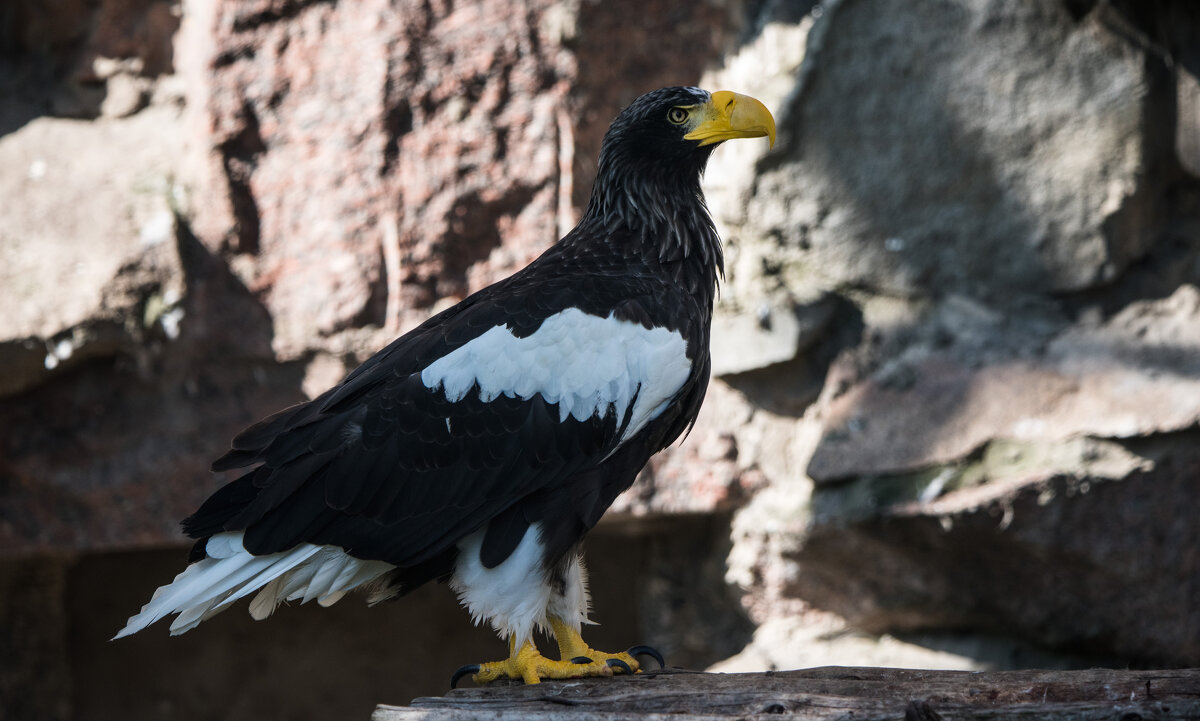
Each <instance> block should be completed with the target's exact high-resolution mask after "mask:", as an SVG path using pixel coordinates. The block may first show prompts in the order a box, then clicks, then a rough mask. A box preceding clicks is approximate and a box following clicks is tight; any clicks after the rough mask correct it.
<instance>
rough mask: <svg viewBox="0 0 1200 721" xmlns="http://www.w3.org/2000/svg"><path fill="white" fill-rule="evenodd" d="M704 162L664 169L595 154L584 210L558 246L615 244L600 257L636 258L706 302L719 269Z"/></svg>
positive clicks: (702, 158) (696, 159)
mask: <svg viewBox="0 0 1200 721" xmlns="http://www.w3.org/2000/svg"><path fill="white" fill-rule="evenodd" d="M606 150H608V149H606ZM707 161H708V153H700V154H697V155H694V156H691V157H689V158H686V159H683V160H682V161H681V162H679V163H677V164H674V163H673V164H671V165H665V164H662V163H656V162H654V161H652V160H646V159H642V158H633V157H630V154H628V153H620V152H607V153H602V154H601V157H600V165H599V168H598V171H597V175H596V182H595V185H594V186H593V188H592V196H591V199H590V201H589V202H588V207H587V211H586V212H585V213H584V217H583V219H582V220H581V221H580V224H579V227H578V228H577V229H576V232H575V233H572V234H570V235H569V236H568V237H567V238H564V242H568V243H570V242H574V243H579V242H585V243H586V242H593V243H594V242H605V243H609V244H615V246H616V247H612V248H608V249H606V250H609V251H610V252H611V251H613V250H615V251H617V252H621V253H624V254H630V255H638V256H640V257H641V258H642V260H643V261H645V262H646V263H647V265H649V266H651V267H653V268H656V269H658V270H661V272H663V274H664V275H665V276H667V277H669V278H671V279H672V280H673V281H675V282H678V283H680V284H681V285H683V287H684V288H686V290H687V291H688V292H689V293H694V294H703V295H706V296H708V297H710V298H711V297H712V296H713V295H714V294H715V291H716V286H717V283H718V281H719V280H720V278H721V277H723V275H724V269H725V268H724V256H723V254H722V252H721V239H720V237H719V236H718V235H717V229H716V227H715V226H714V225H713V221H712V217H711V216H710V215H709V212H708V206H707V205H706V204H705V202H704V193H703V191H702V190H701V189H700V177H701V175H702V174H703V172H704V166H705V164H706V163H707ZM601 239H603V240H601Z"/></svg>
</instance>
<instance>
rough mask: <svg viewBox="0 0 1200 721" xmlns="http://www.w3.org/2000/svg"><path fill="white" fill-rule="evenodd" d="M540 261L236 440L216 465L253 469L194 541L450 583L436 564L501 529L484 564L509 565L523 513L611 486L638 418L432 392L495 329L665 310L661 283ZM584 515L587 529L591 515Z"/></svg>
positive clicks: (217, 504) (526, 329) (218, 502)
mask: <svg viewBox="0 0 1200 721" xmlns="http://www.w3.org/2000/svg"><path fill="white" fill-rule="evenodd" d="M543 257H545V256H543ZM536 266H537V263H535V264H534V265H531V266H529V267H528V268H527V269H526V271H523V272H521V273H518V274H517V275H515V276H513V277H511V278H509V279H508V280H507V281H503V282H502V283H500V284H498V285H496V286H492V287H491V288H489V289H486V290H485V291H482V292H481V293H478V294H476V295H475V296H472V297H471V298H468V299H467V300H466V301H464V302H463V303H461V304H460V305H458V306H455V307H454V308H451V309H450V310H448V311H445V312H443V313H441V314H439V315H437V316H434V317H433V318H431V319H430V320H429V321H427V322H426V323H424V324H422V325H421V326H420V327H418V328H417V329H415V330H414V331H412V332H410V333H408V334H406V335H404V336H402V337H400V338H398V339H397V340H396V341H394V342H393V343H392V344H390V345H389V346H388V347H387V348H385V349H383V350H382V351H380V352H379V353H378V354H376V355H375V356H373V357H372V358H371V359H369V360H368V361H367V362H366V363H364V364H363V365H362V366H360V367H359V368H357V369H356V370H355V371H353V372H352V373H351V374H350V375H348V376H347V377H346V379H345V380H344V381H343V382H342V383H341V384H339V385H338V386H336V387H334V388H332V389H330V390H329V391H327V392H326V393H324V394H322V395H321V396H319V397H318V398H315V399H313V400H312V401H310V402H308V403H304V404H300V405H298V406H293V407H291V408H288V409H285V410H284V411H281V412H280V413H277V414H275V415H273V416H271V417H269V418H267V419H265V420H263V421H261V422H260V423H257V424H255V425H254V426H251V427H250V428H248V429H247V430H246V431H244V432H242V433H241V434H239V435H238V436H237V438H235V439H234V443H233V449H232V450H231V451H230V452H229V453H227V454H226V455H225V456H223V457H222V458H220V459H218V460H217V462H216V463H214V464H213V467H214V469H216V470H231V469H234V468H239V467H250V466H254V465H255V464H258V465H257V467H256V468H253V469H252V470H250V471H249V472H248V473H247V474H246V475H244V476H242V477H241V478H239V479H238V480H235V481H234V482H233V483H231V484H230V485H229V486H226V488H224V489H222V490H220V491H218V492H217V493H216V494H214V496H213V497H212V498H210V499H209V501H208V502H206V503H205V504H204V505H203V506H202V507H201V509H200V510H199V511H197V513H196V514H194V515H193V516H192V517H190V518H189V519H187V521H185V526H184V527H185V530H186V531H187V532H188V534H189V535H191V536H193V537H196V538H204V537H206V536H208V535H212V534H213V533H216V532H219V531H223V530H224V531H233V530H244V531H245V536H244V543H245V546H246V548H247V550H249V551H250V552H252V553H256V554H263V553H272V552H276V551H282V550H286V549H288V548H290V547H292V546H294V545H296V544H298V543H302V542H309V543H315V544H331V545H337V546H341V547H342V548H345V549H347V551H348V552H350V553H352V554H353V555H355V556H356V557H359V558H364V559H379V560H384V561H387V562H389V563H393V564H395V565H397V566H399V567H401V568H422V569H425V571H423V573H425V572H428V573H440V571H438V570H437V569H436V568H435V565H436V564H434V565H431V564H433V563H434V559H438V558H443V559H444V558H446V557H447V555H446V554H447V553H451V552H452V551H453V547H454V545H455V544H456V543H457V542H458V541H459V540H460V539H461V538H462V537H464V536H465V535H467V534H469V533H471V532H473V531H475V530H476V529H479V528H481V527H483V526H484V525H485V524H489V523H490V525H489V533H488V549H489V550H487V552H486V554H485V555H486V558H485V559H484V560H485V563H487V564H489V565H494V564H497V563H499V562H501V561H502V560H503V559H504V558H506V557H507V556H508V554H509V553H511V551H512V549H513V548H515V546H516V544H517V543H518V542H519V541H520V538H521V536H522V535H523V533H524V529H525V528H526V527H527V526H528V523H529V517H528V516H529V509H528V508H526V509H524V510H523V509H522V508H519V507H518V504H519V502H520V501H522V499H526V498H531V497H532V496H533V495H535V494H537V493H540V492H543V491H545V489H552V488H556V487H561V486H564V485H565V484H566V483H567V482H568V481H569V480H570V479H572V478H576V477H581V474H585V475H586V477H589V478H592V477H595V478H597V479H599V478H601V475H597V473H598V470H597V469H598V467H599V466H600V465H601V464H602V463H604V462H605V460H606V459H607V458H608V457H609V455H610V454H611V452H612V450H613V449H614V448H615V447H616V443H617V441H618V439H619V438H620V437H621V436H620V431H621V430H623V428H624V424H626V423H628V417H629V416H628V412H627V413H626V416H625V418H622V419H618V418H617V417H616V414H615V413H613V412H609V413H606V414H603V415H602V416H600V417H592V418H589V419H587V420H584V421H580V420H577V419H575V418H573V417H570V416H568V417H567V418H565V419H561V418H560V412H559V408H558V407H557V406H556V405H551V404H550V403H547V402H546V401H545V400H544V399H543V398H542V397H541V396H540V395H534V396H533V397H531V398H528V399H521V398H513V397H510V396H506V395H500V396H498V397H496V398H493V399H492V400H491V401H489V402H484V401H482V400H481V399H480V396H479V392H478V388H473V389H471V391H469V392H468V393H467V395H466V396H465V397H464V398H462V399H461V400H459V401H457V402H450V401H448V400H447V399H446V397H445V395H444V393H443V392H442V390H441V388H433V389H430V388H427V387H426V386H425V385H424V383H423V382H422V381H421V377H420V372H421V370H422V369H424V368H425V367H427V366H428V365H429V364H430V363H431V362H433V361H434V360H436V359H437V358H440V357H442V356H443V355H445V354H446V353H449V352H450V351H452V350H453V349H454V348H457V347H459V346H461V345H463V344H464V343H467V342H469V341H471V340H473V339H474V338H476V337H478V336H479V335H480V334H482V333H484V332H486V331H487V330H488V329H490V328H493V327H495V326H497V325H504V326H506V327H507V328H508V329H509V330H510V331H511V332H512V333H513V334H514V335H518V336H525V335H528V334H531V333H533V332H535V331H536V330H537V328H538V327H540V325H541V323H542V321H544V320H545V318H547V317H548V316H550V315H552V314H553V313H556V312H559V311H561V310H563V309H564V308H566V307H581V306H583V309H584V310H585V311H586V312H589V313H592V314H594V315H599V316H601V317H604V316H607V315H608V314H609V312H610V311H611V310H612V309H614V308H617V307H618V306H620V305H622V304H623V303H626V304H627V303H628V301H629V299H630V298H631V297H640V298H641V299H642V300H641V301H640V302H637V303H634V304H633V305H631V306H629V307H631V308H637V309H638V310H637V312H635V313H630V315H633V316H635V317H636V319H637V321H639V322H642V323H643V324H645V325H647V326H648V327H649V326H650V322H651V319H650V318H649V317H648V316H647V317H645V318H643V317H641V316H643V315H646V312H645V311H644V310H642V309H644V308H654V307H656V301H658V303H657V306H658V307H662V304H661V301H662V299H663V293H662V292H661V288H657V287H652V286H651V285H647V284H648V283H651V281H652V279H643V280H644V281H645V283H643V284H642V285H638V282H636V281H628V282H625V283H624V284H620V283H617V282H614V279H613V278H612V277H593V276H584V277H579V276H576V277H570V276H569V274H567V273H563V272H561V268H560V269H559V271H558V272H556V274H554V275H553V277H549V278H548V277H546V275H543V276H541V277H538V276H536V275H535V274H534V273H533V271H534V269H535V267H536ZM666 310H667V311H668V312H669V311H672V310H677V309H672V308H667V309H666ZM653 320H655V321H656V322H657V324H658V325H665V324H666V322H665V321H664V319H663V318H656V319H653ZM447 421H448V422H449V426H450V428H449V429H447V425H446V424H447ZM670 440H672V439H666V440H665V442H663V443H662V445H665V443H669V442H670ZM655 445H658V444H657V442H656V443H655ZM658 447H661V445H658ZM639 448H641V446H639ZM655 450H658V448H652V449H646V452H645V453H644V456H646V457H648V455H649V453H652V452H654V451H655ZM640 452H642V451H640V450H639V453H640ZM644 461H645V457H642V458H640V459H637V460H636V462H633V463H631V464H628V465H630V468H629V469H624V468H622V470H621V473H620V474H618V475H621V476H622V478H621V479H615V480H613V481H611V483H615V484H617V485H620V484H622V483H623V484H626V485H627V484H628V482H630V481H632V478H633V474H634V473H636V471H637V468H639V467H640V466H641V464H642V463H644ZM625 476H628V477H627V478H625ZM618 490H619V489H618ZM606 495H615V493H611V494H610V493H607V492H606ZM609 500H611V499H609ZM587 515H588V516H589V520H588V525H589V526H590V524H591V523H594V519H592V518H591V516H593V515H595V514H594V512H592V511H588V514H587ZM581 523H582V521H581Z"/></svg>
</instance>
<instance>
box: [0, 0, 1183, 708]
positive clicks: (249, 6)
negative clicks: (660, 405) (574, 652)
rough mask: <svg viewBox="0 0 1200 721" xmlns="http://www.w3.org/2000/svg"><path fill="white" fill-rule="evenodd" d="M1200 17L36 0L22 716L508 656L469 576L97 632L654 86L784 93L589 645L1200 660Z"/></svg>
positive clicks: (1068, 7)
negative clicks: (285, 426) (262, 429)
mask: <svg viewBox="0 0 1200 721" xmlns="http://www.w3.org/2000/svg"><path fill="white" fill-rule="evenodd" d="M1198 78H1200V11H1198V10H1197V9H1195V7H1194V6H1193V4H1192V3H1190V2H1189V1H1188V0H1175V1H1173V2H1172V1H1168V0H1160V1H1158V2H1134V0H1124V1H1122V0H1108V1H1099V0H1093V1H1091V2H1089V1H1088V0H1036V1H1033V2H1014V1H1008V0H953V1H951V0H945V1H942V2H926V3H922V4H920V6H919V7H918V6H916V5H912V4H895V3H889V2H885V0H840V1H837V0H830V1H828V2H824V3H821V4H816V3H813V2H783V1H781V0H740V1H739V0H727V1H725V2H720V1H714V2H706V3H686V4H678V3H671V2H666V1H665V0H637V1H636V2H635V1H633V0H613V1H610V2H604V3H600V2H595V1H594V0H573V1H568V2H561V3H554V2H549V1H548V0H527V1H526V2H521V3H518V2H513V1H512V0H486V1H485V2H481V3H452V2H436V1H425V2H423V1H420V0H393V1H391V2H385V1H384V0H364V1H362V2H353V3H352V2H331V1H329V0H307V1H306V0H240V1H235V0H55V1H54V2H40V1H38V0H10V1H9V2H6V3H4V4H3V6H0V98H2V101H0V307H2V308H3V313H0V701H2V704H3V709H4V713H3V717H4V718H11V719H72V718H80V719H83V718H86V719H109V718H112V719H116V718H122V719H125V718H168V717H169V718H188V719H209V718H212V719H218V718H220V719H230V718H261V717H264V716H269V717H275V718H292V717H295V718H366V716H367V714H369V712H370V709H371V708H372V707H373V706H374V704H376V703H379V702H387V703H404V702H406V701H407V700H408V699H409V698H411V697H412V696H414V695H419V694H433V693H440V692H441V691H442V690H444V686H445V679H446V678H447V677H448V674H449V673H450V671H452V670H453V669H454V668H455V667H457V666H458V665H460V664H462V663H468V662H473V661H479V660H486V659H489V658H492V657H495V656H498V655H499V654H500V653H501V652H502V647H501V645H500V644H499V642H497V641H495V640H494V639H493V638H492V637H491V634H490V633H489V632H488V631H486V630H483V629H474V630H472V629H470V627H469V623H468V619H467V616H466V614H465V613H464V612H462V611H460V610H459V609H458V608H457V606H456V604H455V603H454V601H453V599H452V597H451V594H449V592H447V591H446V590H445V589H444V588H438V587H432V588H427V589H422V591H421V592H419V593H418V594H415V595H414V596H413V597H412V598H410V599H406V600H405V601H404V602H402V603H399V604H390V605H388V606H385V607H381V608H376V609H371V610H367V609H365V608H363V607H362V604H360V603H357V600H356V599H355V600H349V601H347V602H344V603H342V604H339V605H338V606H336V607H334V608H333V609H329V610H322V609H310V608H307V607H303V608H288V609H282V610H281V611H280V612H279V613H278V614H277V616H276V617H275V618H274V619H273V620H272V621H271V622H270V623H266V624H255V623H253V622H252V621H250V619H249V618H248V616H247V615H246V614H244V613H242V612H239V611H234V612H231V613H228V614H224V615H222V616H221V617H218V618H217V619H214V620H213V621H212V622H209V623H206V624H205V626H204V627H202V628H201V629H200V630H198V631H196V632H193V633H191V634H187V635H186V636H184V637H180V638H177V639H169V638H167V637H166V632H165V629H162V628H157V627H156V628H154V629H151V630H149V631H147V632H145V633H143V634H139V636H137V637H134V638H132V639H128V640H123V641H121V642H118V643H112V644H110V643H107V642H106V640H105V639H107V638H108V637H109V636H111V635H112V634H113V633H114V632H115V631H116V629H117V628H119V627H120V626H121V624H122V622H123V620H124V618H125V617H126V616H128V615H130V614H131V613H133V612H134V611H136V610H137V608H138V607H139V606H140V604H141V603H143V602H144V601H145V599H146V598H148V596H149V594H150V593H151V591H152V590H153V588H154V587H156V586H157V585H159V584H161V583H163V582H165V581H166V580H169V578H170V577H171V576H172V575H173V574H174V573H176V572H177V571H178V570H179V567H180V565H181V564H182V561H183V549H184V548H185V544H184V542H183V540H182V538H181V537H180V535H179V533H178V530H177V525H176V523H177V521H178V519H179V518H181V517H183V516H184V515H186V514H187V513H189V512H190V511H191V510H193V508H194V507H195V505H196V504H197V503H199V502H200V501H201V500H202V499H203V498H204V497H205V496H206V495H207V494H208V493H209V492H211V491H212V490H213V489H214V488H216V487H217V486H218V485H220V483H221V482H222V480H223V479H222V478H220V477H214V476H213V474H210V473H209V472H207V470H206V468H207V465H208V462H209V461H210V460H211V459H212V458H215V457H216V456H218V455H220V453H221V452H223V450H224V449H225V448H226V447H227V443H228V439H229V438H230V437H231V436H232V435H233V433H235V432H236V431H237V430H239V429H240V428H241V427H242V426H244V425H246V424H247V423H249V422H252V421H253V420H255V419H257V418H258V417H260V416H261V415H263V414H265V413H267V412H270V411H271V410H274V409H277V408H278V407H281V406H283V405H286V404H288V403H292V402H295V401H298V400H301V399H303V398H305V397H309V396H312V395H314V394H316V393H317V392H319V391H320V390H323V389H324V388H325V387H327V386H328V385H330V384H332V383H334V382H336V380H337V379H338V378H339V377H340V376H341V375H343V374H344V373H345V372H347V371H348V370H349V369H350V368H352V367H353V366H354V365H356V364H357V363H358V362H360V361H361V360H363V359H364V358H365V357H367V356H368V355H369V354H370V353H371V352H372V351H374V350H375V349H377V348H379V347H381V346H382V345H383V344H384V343H386V342H387V341H388V340H389V339H391V338H392V337H394V336H395V334H396V333H397V332H400V331H403V330H404V329H406V328H409V327H411V326H413V325H415V324H416V323H418V322H420V321H421V320H422V319H424V318H426V317H428V316H429V315H430V314H431V313H433V312H435V311H437V310H438V309H440V308H442V307H444V306H445V305H446V304H447V303H451V302H453V301H455V300H457V299H460V298H462V297H464V296H465V295H466V294H467V293H469V292H471V291H473V290H476V289H478V288H481V287H483V286H484V285H486V284H488V283H490V282H492V281H494V280H496V279H498V278H500V277H503V276H504V275H506V274H508V273H510V272H512V271H513V270H514V269H516V268H519V267H521V266H522V265H523V264H525V263H526V262H528V261H529V260H530V259H532V258H533V257H535V256H536V255H537V254H538V253H539V252H540V251H541V250H543V249H544V248H545V247H547V246H548V245H549V244H550V243H552V242H553V241H554V240H555V239H556V238H558V237H559V235H560V234H561V233H562V232H564V231H565V230H566V229H568V228H570V227H571V225H572V224H573V223H574V222H575V220H576V218H577V217H578V215H579V213H580V210H581V207H582V205H583V204H584V203H585V202H586V198H587V193H588V190H589V188H590V183H591V178H592V176H593V173H594V163H595V157H596V152H597V149H598V146H599V141H600V137H601V135H602V134H603V132H604V129H605V128H606V127H607V124H608V122H609V120H610V119H611V118H612V117H613V116H614V115H615V113H616V112H617V111H618V110H619V109H620V107H621V106H622V105H624V104H625V103H627V102H629V101H630V100H632V99H633V98H634V97H636V96H637V95H638V94H639V93H641V92H643V91H645V90H648V89H652V88H655V87H659V86H662V85H668V84H700V85H702V86H704V87H708V88H712V89H717V88H729V89H735V90H738V91H739V92H745V93H749V94H752V95H755V96H756V97H759V98H760V99H762V100H763V101H764V102H766V103H767V105H768V106H769V107H771V108H772V110H773V111H774V112H775V116H776V119H777V121H778V124H779V131H780V132H779V142H778V144H777V145H776V147H775V149H774V150H772V151H769V152H768V150H767V148H766V147H765V143H750V142H745V143H737V144H731V145H729V146H727V147H724V148H722V149H721V150H720V151H719V152H718V153H717V154H716V155H715V156H714V159H713V162H712V163H711V165H710V168H709V172H708V175H707V178H706V187H707V193H708V198H709V201H710V205H711V207H712V209H713V212H714V216H715V217H716V218H717V220H718V222H719V225H720V226H721V228H722V231H723V236H724V237H725V239H726V252H727V279H726V283H725V285H724V288H723V291H722V298H721V301H720V303H719V308H718V311H717V318H716V321H715V329H714V347H713V353H714V372H715V376H716V378H715V379H714V382H713V384H712V388H711V390H710V393H709V398H708V400H707V403H706V406H705V409H704V411H703V413H702V417H701V421H700V422H699V424H698V425H697V427H696V429H695V430H694V431H693V432H692V434H691V435H690V437H689V438H688V439H687V440H686V441H685V442H684V443H682V444H681V445H679V446H677V447H674V448H672V449H670V450H669V451H668V452H666V453H664V454H662V456H660V457H659V458H658V459H656V461H655V462H654V463H653V464H652V465H651V467H649V468H648V469H647V470H646V471H645V472H644V474H643V478H642V479H641V480H640V481H639V483H638V484H637V485H636V486H635V487H634V488H633V489H631V491H630V492H629V493H628V494H626V495H625V496H624V497H622V499H621V500H620V501H619V503H618V505H617V506H616V507H615V508H614V510H613V511H612V512H611V513H610V515H609V516H608V517H606V519H605V521H604V522H603V523H602V524H601V526H600V527H599V528H598V529H597V531H596V533H594V534H593V536H592V537H591V538H590V542H589V549H590V558H591V565H592V567H593V585H594V587H595V588H594V592H595V594H596V597H597V598H596V605H597V610H596V616H597V618H598V619H599V620H600V621H602V622H604V624H605V625H604V626H603V627H600V628H599V629H597V631H596V635H595V636H594V637H593V638H594V640H595V642H596V645H597V646H600V647H604V646H605V645H608V646H613V647H618V646H623V645H628V644H629V643H632V642H648V643H652V644H657V645H658V646H659V647H660V648H661V649H662V650H663V651H664V652H665V653H666V654H667V656H668V659H669V660H670V661H671V662H672V663H675V664H679V665H684V666H691V667H705V666H709V665H713V664H716V668H718V669H723V670H751V669H768V668H789V667H796V666H811V665H821V664H831V663H845V664H852V663H853V664H862V663H879V664H890V665H915V666H924V667H940V668H946V667H960V668H1011V667H1022V666H1040V667H1046V666H1051V667H1066V666H1076V665H1094V664H1108V665H1118V666H1127V665H1139V666H1142V665H1145V666H1180V665H1190V666H1195V665H1200V522H1198V521H1197V519H1198V518H1200V500H1198V499H1200V493H1198V491H1200V80H1198Z"/></svg>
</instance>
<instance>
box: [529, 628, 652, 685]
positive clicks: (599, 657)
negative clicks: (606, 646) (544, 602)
mask: <svg viewBox="0 0 1200 721" xmlns="http://www.w3.org/2000/svg"><path fill="white" fill-rule="evenodd" d="M549 621H550V631H551V633H553V634H554V640H555V641H557V642H558V657H559V658H561V659H562V660H564V661H569V660H571V659H573V658H588V659H591V660H592V662H593V663H599V664H604V665H606V666H609V668H613V666H610V665H609V664H608V661H609V660H610V659H613V660H615V661H617V662H619V663H620V664H624V665H625V666H626V667H627V668H628V669H629V672H630V673H638V672H639V671H640V665H639V664H638V660H637V659H636V658H634V657H633V655H632V654H630V653H629V652H628V651H622V652H621V653H605V652H603V651H597V650H596V649H594V648H592V647H590V646H588V645H587V644H586V643H584V641H583V636H581V635H579V632H578V631H576V630H575V629H574V628H572V627H570V626H568V625H567V624H566V623H564V622H563V621H562V619H559V618H555V617H554V616H550V618H549ZM614 665H615V666H616V668H619V669H620V665H619V664H614ZM620 670H622V671H624V670H625V669H620Z"/></svg>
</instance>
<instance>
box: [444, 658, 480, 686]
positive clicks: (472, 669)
mask: <svg viewBox="0 0 1200 721" xmlns="http://www.w3.org/2000/svg"><path fill="white" fill-rule="evenodd" d="M476 673H479V664H477V663H469V664H467V665H466V666H463V667H462V668H460V669H458V670H457V671H455V672H454V675H453V676H451V677H450V688H458V682H459V681H461V680H462V677H463V676H468V675H471V674H476Z"/></svg>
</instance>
